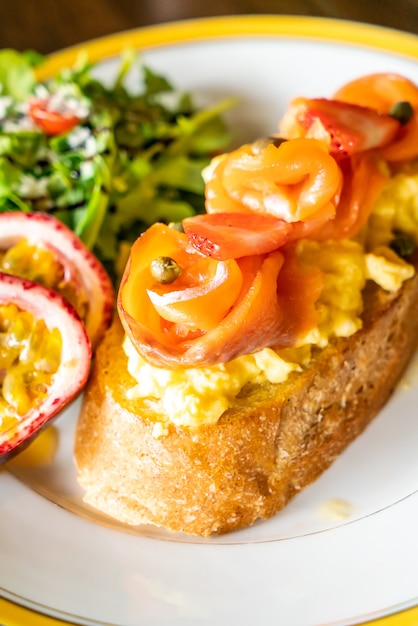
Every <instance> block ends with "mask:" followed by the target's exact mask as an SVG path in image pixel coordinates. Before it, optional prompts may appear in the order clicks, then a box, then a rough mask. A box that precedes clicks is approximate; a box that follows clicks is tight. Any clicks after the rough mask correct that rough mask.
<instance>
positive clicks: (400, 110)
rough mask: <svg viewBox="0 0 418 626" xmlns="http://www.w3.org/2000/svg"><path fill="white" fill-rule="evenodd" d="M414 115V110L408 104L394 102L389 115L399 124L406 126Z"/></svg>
mask: <svg viewBox="0 0 418 626" xmlns="http://www.w3.org/2000/svg"><path fill="white" fill-rule="evenodd" d="M413 114H414V109H413V108H412V105H411V103H410V102H407V101H405V102H396V103H395V104H394V105H392V107H391V109H390V111H389V115H390V116H391V117H394V118H395V119H396V120H398V122H400V123H401V124H407V123H408V122H409V120H410V119H411V117H412V116H413Z"/></svg>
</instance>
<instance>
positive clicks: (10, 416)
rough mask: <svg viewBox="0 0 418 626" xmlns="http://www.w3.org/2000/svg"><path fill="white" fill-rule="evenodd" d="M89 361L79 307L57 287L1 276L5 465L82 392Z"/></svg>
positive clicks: (0, 407) (0, 415) (0, 424)
mask: <svg viewBox="0 0 418 626" xmlns="http://www.w3.org/2000/svg"><path fill="white" fill-rule="evenodd" d="M90 363H91V344H90V341H89V338H88V336H87V332H86V329H85V326H84V323H83V322H82V320H81V319H80V317H79V316H78V314H77V312H76V311H75V309H74V308H73V307H72V306H71V305H70V304H69V303H68V302H67V301H66V300H65V299H64V298H63V297H62V296H60V295H59V294H58V293H57V292H55V291H53V290H52V289H49V288H47V287H44V286H42V285H40V284H39V283H35V282H33V281H29V280H26V279H22V278H20V277H17V276H13V275H11V274H5V273H1V272H0V462H4V461H6V460H7V459H8V458H9V457H10V456H12V455H13V454H14V453H15V452H17V451H19V450H20V449H21V448H22V446H24V445H25V444H27V443H29V442H30V441H31V440H32V439H33V437H34V436H35V435H36V434H38V433H39V432H40V430H41V429H42V428H44V427H45V426H46V425H47V424H49V422H50V421H51V419H52V418H53V417H55V416H56V415H57V414H58V413H59V412H60V411H61V409H62V408H63V407H64V406H65V405H66V404H67V403H68V402H70V400H72V399H73V398H74V397H75V396H76V395H77V394H78V393H79V392H80V391H81V390H82V389H83V387H84V385H85V383H86V381H87V378H88V375H89V371H90Z"/></svg>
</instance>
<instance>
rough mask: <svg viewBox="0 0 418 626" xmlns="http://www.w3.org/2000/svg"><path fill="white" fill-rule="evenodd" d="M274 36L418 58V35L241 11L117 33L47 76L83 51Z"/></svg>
mask: <svg viewBox="0 0 418 626" xmlns="http://www.w3.org/2000/svg"><path fill="white" fill-rule="evenodd" d="M245 37H272V38H278V37H280V38H293V39H294V38H295V37H301V38H306V39H316V40H322V41H329V42H333V41H334V42H338V43H340V44H341V43H346V44H350V45H358V46H362V47H365V48H375V49H376V48H377V49H378V50H382V51H385V52H392V53H394V54H396V55H402V56H406V57H409V58H411V59H418V37H417V36H416V35H414V34H412V33H407V32H401V31H397V30H393V29H390V28H384V27H381V26H373V25H371V24H364V23H360V22H351V21H342V20H337V19H329V18H321V17H298V16H283V15H241V16H226V17H220V18H218V17H212V18H201V19H191V20H183V21H178V22H172V23H164V24H157V25H153V26H146V27H143V28H138V29H135V30H130V31H124V32H121V33H115V34H113V35H109V36H106V37H102V38H99V39H94V40H92V41H89V42H86V43H83V44H79V45H76V46H72V47H70V48H66V49H64V50H61V51H60V52H57V53H54V54H51V55H50V56H49V57H48V60H47V62H46V63H45V65H43V66H42V69H41V71H40V75H41V77H42V78H44V77H46V76H50V75H53V74H54V73H56V72H57V71H59V70H60V68H62V67H69V66H71V65H72V64H73V63H74V62H75V60H76V59H77V56H78V55H79V54H80V52H81V51H85V52H87V53H88V56H89V59H90V61H91V62H96V61H100V60H103V59H105V58H109V57H112V56H116V55H118V54H120V52H121V50H123V49H126V48H134V49H138V50H149V49H152V48H156V47H158V48H161V47H163V46H170V45H176V44H184V43H193V42H197V41H199V42H201V41H202V40H214V39H225V38H228V39H230V38H245Z"/></svg>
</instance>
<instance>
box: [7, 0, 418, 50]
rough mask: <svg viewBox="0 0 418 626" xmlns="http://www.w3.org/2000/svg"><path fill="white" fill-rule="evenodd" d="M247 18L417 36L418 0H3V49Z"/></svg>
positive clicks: (63, 44) (45, 47)
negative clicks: (296, 18)
mask: <svg viewBox="0 0 418 626" xmlns="http://www.w3.org/2000/svg"><path fill="white" fill-rule="evenodd" d="M242 14H275V15H314V16H322V17H331V18H340V19H345V20H353V21H360V22H367V23H372V24H377V25H380V26H386V27H391V28H395V29H398V30H404V31H408V32H412V33H415V34H417V35H418V0H0V47H1V48H6V47H13V48H16V49H18V50H24V49H29V48H31V49H35V50H38V51H39V52H42V53H49V52H53V51H56V50H59V49H61V48H63V47H67V46H71V45H73V44H78V43H82V42H84V41H87V40H89V39H93V38H96V37H101V36H104V35H107V34H110V33H115V32H119V31H123V30H127V29H132V28H137V27H140V26H146V25H150V24H158V23H161V22H169V21H173V20H183V19H188V18H196V17H208V16H217V15H242Z"/></svg>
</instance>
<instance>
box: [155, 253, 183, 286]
mask: <svg viewBox="0 0 418 626" xmlns="http://www.w3.org/2000/svg"><path fill="white" fill-rule="evenodd" d="M150 271H151V276H152V277H153V278H154V279H155V280H156V281H157V282H158V283H161V284H162V285H167V284H169V283H173V282H174V281H175V280H176V279H177V278H178V277H179V276H180V275H181V271H182V270H181V267H180V265H179V264H178V263H176V261H175V260H174V259H172V258H171V257H169V256H159V257H157V258H156V259H154V260H153V261H151V263H150Z"/></svg>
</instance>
